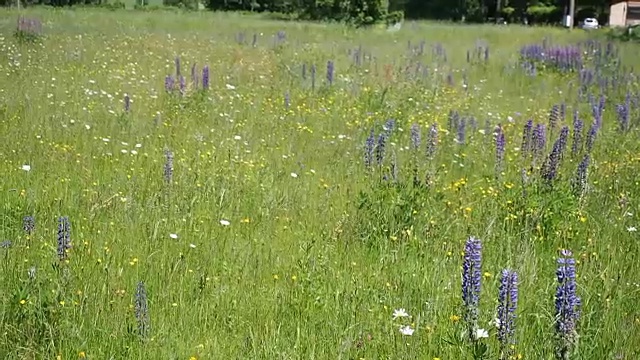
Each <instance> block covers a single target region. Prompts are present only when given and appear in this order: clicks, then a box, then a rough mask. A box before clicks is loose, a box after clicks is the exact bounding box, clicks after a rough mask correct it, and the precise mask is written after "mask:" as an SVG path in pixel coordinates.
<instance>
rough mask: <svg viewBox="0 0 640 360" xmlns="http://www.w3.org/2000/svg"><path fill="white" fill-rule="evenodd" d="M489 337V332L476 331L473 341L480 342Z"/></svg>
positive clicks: (483, 330)
mask: <svg viewBox="0 0 640 360" xmlns="http://www.w3.org/2000/svg"><path fill="white" fill-rule="evenodd" d="M488 337H489V332H488V331H487V330H485V329H476V331H475V333H474V339H475V340H480V339H484V338H488Z"/></svg>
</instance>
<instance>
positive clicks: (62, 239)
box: [58, 216, 71, 261]
mask: <svg viewBox="0 0 640 360" xmlns="http://www.w3.org/2000/svg"><path fill="white" fill-rule="evenodd" d="M69 249H71V223H70V222H69V218H68V217H66V216H61V217H59V218H58V258H59V259H60V261H64V260H66V259H67V256H68V250H69Z"/></svg>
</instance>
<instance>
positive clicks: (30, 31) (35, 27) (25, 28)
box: [16, 16, 42, 36]
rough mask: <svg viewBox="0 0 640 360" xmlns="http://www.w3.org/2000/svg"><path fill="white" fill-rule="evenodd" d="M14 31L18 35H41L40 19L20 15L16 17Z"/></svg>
mask: <svg viewBox="0 0 640 360" xmlns="http://www.w3.org/2000/svg"><path fill="white" fill-rule="evenodd" d="M16 32H17V33H18V34H20V35H31V36H40V35H42V21H40V20H39V19H35V18H28V17H24V16H20V17H18V24H17V27H16Z"/></svg>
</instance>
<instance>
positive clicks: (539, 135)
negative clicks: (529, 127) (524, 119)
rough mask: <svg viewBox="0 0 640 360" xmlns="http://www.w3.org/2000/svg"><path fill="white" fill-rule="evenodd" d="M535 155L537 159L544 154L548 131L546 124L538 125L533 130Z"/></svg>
mask: <svg viewBox="0 0 640 360" xmlns="http://www.w3.org/2000/svg"><path fill="white" fill-rule="evenodd" d="M533 143H534V144H533V146H534V148H533V153H534V156H535V157H540V156H541V155H542V154H543V153H544V149H545V147H546V145H547V129H546V127H545V126H544V124H537V125H536V127H535V128H534V130H533Z"/></svg>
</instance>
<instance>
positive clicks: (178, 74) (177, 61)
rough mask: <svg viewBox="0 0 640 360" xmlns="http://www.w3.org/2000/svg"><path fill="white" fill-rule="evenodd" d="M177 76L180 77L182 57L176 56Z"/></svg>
mask: <svg viewBox="0 0 640 360" xmlns="http://www.w3.org/2000/svg"><path fill="white" fill-rule="evenodd" d="M176 77H177V78H179V77H180V57H179V56H176Z"/></svg>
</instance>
